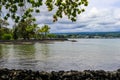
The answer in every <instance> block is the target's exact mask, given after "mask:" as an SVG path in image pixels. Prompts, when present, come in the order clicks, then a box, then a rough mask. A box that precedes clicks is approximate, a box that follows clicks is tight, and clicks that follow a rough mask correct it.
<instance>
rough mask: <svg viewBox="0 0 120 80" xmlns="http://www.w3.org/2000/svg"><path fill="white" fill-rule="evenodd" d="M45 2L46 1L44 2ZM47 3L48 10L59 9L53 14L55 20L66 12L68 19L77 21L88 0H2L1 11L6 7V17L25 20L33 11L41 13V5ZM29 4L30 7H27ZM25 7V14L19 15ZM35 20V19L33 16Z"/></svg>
mask: <svg viewBox="0 0 120 80" xmlns="http://www.w3.org/2000/svg"><path fill="white" fill-rule="evenodd" d="M44 2H45V3H44ZM43 4H46V6H47V8H48V11H52V10H53V9H54V8H55V7H57V10H56V12H55V14H54V15H53V22H55V21H57V20H58V18H62V17H63V14H65V15H66V16H67V17H68V19H70V20H72V21H76V16H77V14H81V13H82V12H84V11H85V10H84V9H83V8H82V6H87V5H88V1H87V0H0V11H2V9H3V8H5V9H6V10H7V11H8V13H7V14H6V15H5V16H4V19H6V20H7V19H8V18H9V17H11V18H12V19H13V20H14V21H15V22H19V21H24V20H25V19H27V18H28V17H29V18H31V17H32V13H33V12H36V13H40V9H39V7H40V6H42V5H43ZM26 5H29V7H26ZM21 8H22V9H23V14H22V15H19V14H17V12H18V11H19V10H20V9H21ZM33 20H35V19H34V18H33Z"/></svg>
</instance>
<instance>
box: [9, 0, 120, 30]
mask: <svg viewBox="0 0 120 80" xmlns="http://www.w3.org/2000/svg"><path fill="white" fill-rule="evenodd" d="M118 3H120V0H89V6H88V7H87V8H86V12H84V13H82V14H81V15H78V17H77V21H76V22H74V23H72V21H70V20H68V19H67V17H65V16H64V18H63V19H59V21H58V22H56V23H53V22H52V20H53V19H52V15H53V14H54V13H55V10H54V11H52V12H48V11H47V9H46V8H45V5H44V6H42V7H41V8H40V10H41V13H40V14H34V15H35V16H36V18H37V23H38V24H39V26H42V25H44V24H48V25H49V26H51V32H87V31H89V32H97V31H100V32H101V31H119V30H120V14H119V13H120V6H118V5H117V6H116V5H115V4H118ZM10 23H12V22H11V21H10ZM12 24H13V23H12Z"/></svg>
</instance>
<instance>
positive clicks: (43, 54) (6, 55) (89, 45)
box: [0, 39, 120, 71]
mask: <svg viewBox="0 0 120 80" xmlns="http://www.w3.org/2000/svg"><path fill="white" fill-rule="evenodd" d="M119 44H120V41H119V40H111V39H110V40H104V39H102V40H96V39H94V40H92V39H90V40H83V39H80V40H79V41H78V42H76V43H72V42H55V43H53V44H48V43H35V44H32V45H23V44H22V45H19V44H16V45H14V44H0V67H1V68H10V69H11V68H13V69H32V70H40V71H43V70H44V71H51V70H71V69H75V70H85V69H105V70H115V69H117V68H119V66H120V63H119V62H120V45H119ZM108 55H109V56H108Z"/></svg>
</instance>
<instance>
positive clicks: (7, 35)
mask: <svg viewBox="0 0 120 80" xmlns="http://www.w3.org/2000/svg"><path fill="white" fill-rule="evenodd" d="M2 39H3V40H11V39H12V35H11V34H4V35H3V36H2Z"/></svg>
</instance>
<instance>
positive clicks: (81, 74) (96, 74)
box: [0, 69, 120, 80]
mask: <svg viewBox="0 0 120 80" xmlns="http://www.w3.org/2000/svg"><path fill="white" fill-rule="evenodd" d="M0 80H120V71H119V70H116V71H104V70H96V71H94V70H84V71H73V70H72V71H58V72H55V71H52V72H45V71H42V72H39V71H32V70H14V69H12V70H9V69H0Z"/></svg>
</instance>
